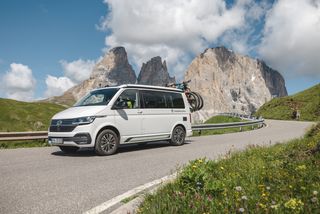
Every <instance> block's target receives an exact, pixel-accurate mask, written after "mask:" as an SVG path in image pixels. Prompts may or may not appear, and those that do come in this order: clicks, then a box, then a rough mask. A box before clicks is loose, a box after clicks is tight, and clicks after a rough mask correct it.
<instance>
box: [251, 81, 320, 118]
mask: <svg viewBox="0 0 320 214" xmlns="http://www.w3.org/2000/svg"><path fill="white" fill-rule="evenodd" d="M296 110H298V111H299V112H300V119H299V120H309V121H320V84H317V85H315V86H313V87H311V88H309V89H307V90H305V91H302V92H299V93H297V94H294V95H292V96H287V97H281V98H274V99H272V100H271V101H270V102H267V103H265V104H264V105H263V106H261V107H260V109H259V110H258V111H257V112H256V114H255V115H256V116H262V117H264V118H268V119H278V120H292V119H295V116H294V112H295V111H296Z"/></svg>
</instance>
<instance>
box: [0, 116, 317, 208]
mask: <svg viewBox="0 0 320 214" xmlns="http://www.w3.org/2000/svg"><path fill="white" fill-rule="evenodd" d="M266 123H267V127H265V128H262V129H259V130H254V131H249V132H241V133H233V134H225V135H215V136H204V137H192V138H189V139H188V141H187V143H186V144H185V145H183V146H180V147H172V146H168V144H167V143H166V142H158V143H152V144H148V145H145V146H126V147H122V148H120V150H119V153H118V154H116V155H113V156H107V157H99V156H96V155H95V154H94V152H93V151H90V150H85V151H80V152H78V153H77V154H76V155H72V156H70V155H64V154H63V153H62V152H60V151H59V148H57V147H48V148H28V149H10V150H0V213H2V214H5V213H81V212H84V211H87V210H89V209H91V208H92V207H95V206H97V205H99V204H101V203H103V202H105V201H107V200H109V199H111V198H113V197H115V196H117V195H120V194H122V193H124V192H126V191H128V190H130V189H132V188H134V187H137V186H139V185H142V184H144V183H147V182H150V181H152V180H155V179H158V178H161V177H163V176H165V175H168V174H171V173H172V172H173V171H175V170H176V169H177V167H179V166H182V165H183V164H185V163H187V162H188V161H189V160H192V159H196V158H200V157H207V158H210V159H214V158H217V157H219V156H221V155H223V154H225V153H226V152H227V151H229V150H230V149H243V148H245V147H246V146H247V145H249V144H260V145H261V144H265V145H269V144H273V143H276V142H283V141H286V140H289V139H293V138H297V137H301V136H303V134H304V133H305V130H306V129H307V128H308V127H310V126H311V124H312V123H309V122H288V121H272V120H267V121H266Z"/></svg>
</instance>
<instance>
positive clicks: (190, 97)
mask: <svg viewBox="0 0 320 214" xmlns="http://www.w3.org/2000/svg"><path fill="white" fill-rule="evenodd" d="M186 95H187V99H188V102H189V104H190V106H191V110H192V111H196V110H197V106H198V101H197V96H196V95H195V94H193V93H192V92H190V93H188V94H186Z"/></svg>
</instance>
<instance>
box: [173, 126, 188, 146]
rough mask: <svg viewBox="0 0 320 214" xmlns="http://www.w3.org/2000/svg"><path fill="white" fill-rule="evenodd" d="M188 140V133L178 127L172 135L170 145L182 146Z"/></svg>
mask: <svg viewBox="0 0 320 214" xmlns="http://www.w3.org/2000/svg"><path fill="white" fill-rule="evenodd" d="M185 139H186V131H185V130H184V128H183V127H182V126H176V127H175V128H174V129H173V131H172V135H171V140H170V144H171V145H173V146H181V145H182V144H184V141H185Z"/></svg>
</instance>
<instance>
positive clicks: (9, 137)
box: [0, 131, 48, 141]
mask: <svg viewBox="0 0 320 214" xmlns="http://www.w3.org/2000/svg"><path fill="white" fill-rule="evenodd" d="M47 138H48V132H47V131H37V132H0V141H18V140H43V139H47Z"/></svg>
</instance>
